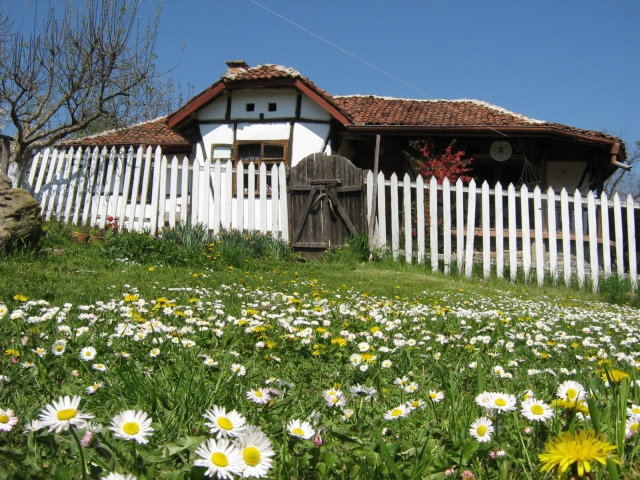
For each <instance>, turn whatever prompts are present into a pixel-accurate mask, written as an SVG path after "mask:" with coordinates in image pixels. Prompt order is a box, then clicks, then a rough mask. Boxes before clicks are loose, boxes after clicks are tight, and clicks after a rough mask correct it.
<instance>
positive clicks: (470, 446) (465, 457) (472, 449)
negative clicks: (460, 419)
mask: <svg viewBox="0 0 640 480" xmlns="http://www.w3.org/2000/svg"><path fill="white" fill-rule="evenodd" d="M478 448H480V444H479V443H478V442H473V441H470V442H467V443H466V445H465V446H464V447H463V448H462V458H461V462H460V463H462V464H464V465H466V464H467V463H468V462H469V460H470V459H471V456H472V455H473V454H474V453H476V452H477V451H478Z"/></svg>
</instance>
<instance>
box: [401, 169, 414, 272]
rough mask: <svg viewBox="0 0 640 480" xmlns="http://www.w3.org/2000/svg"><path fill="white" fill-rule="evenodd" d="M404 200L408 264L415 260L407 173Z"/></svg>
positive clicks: (407, 175)
mask: <svg viewBox="0 0 640 480" xmlns="http://www.w3.org/2000/svg"><path fill="white" fill-rule="evenodd" d="M402 198H403V200H404V203H403V210H404V256H405V260H406V261H407V263H411V261H412V259H413V242H412V240H413V227H412V225H411V178H409V174H408V173H405V174H404V178H403V179H402Z"/></svg>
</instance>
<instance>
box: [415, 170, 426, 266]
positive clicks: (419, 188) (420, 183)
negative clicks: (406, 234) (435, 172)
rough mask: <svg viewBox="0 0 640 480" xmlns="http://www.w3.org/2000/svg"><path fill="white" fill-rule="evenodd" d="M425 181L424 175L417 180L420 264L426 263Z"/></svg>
mask: <svg viewBox="0 0 640 480" xmlns="http://www.w3.org/2000/svg"><path fill="white" fill-rule="evenodd" d="M424 232H425V230H424V179H423V178H422V175H418V178H416V241H417V243H418V245H417V246H418V263H419V264H421V265H422V264H423V263H424V254H425V250H426V248H425V238H424Z"/></svg>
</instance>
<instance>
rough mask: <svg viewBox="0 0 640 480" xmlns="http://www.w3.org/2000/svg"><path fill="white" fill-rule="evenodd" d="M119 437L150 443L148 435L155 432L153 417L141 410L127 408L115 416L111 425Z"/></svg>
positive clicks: (111, 428) (110, 428)
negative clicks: (152, 424)
mask: <svg viewBox="0 0 640 480" xmlns="http://www.w3.org/2000/svg"><path fill="white" fill-rule="evenodd" d="M109 430H111V431H112V432H113V433H114V435H115V436H116V437H117V438H122V439H124V440H135V441H136V442H138V443H141V444H144V443H148V442H149V440H147V437H148V436H149V435H151V432H153V428H151V417H148V416H147V414H146V412H142V411H140V410H125V411H124V412H120V413H119V414H118V415H116V416H115V417H113V419H112V420H111V426H110V427H109Z"/></svg>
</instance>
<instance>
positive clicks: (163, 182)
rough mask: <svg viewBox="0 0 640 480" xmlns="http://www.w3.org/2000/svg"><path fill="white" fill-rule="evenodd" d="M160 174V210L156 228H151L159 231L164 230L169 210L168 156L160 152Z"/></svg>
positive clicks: (158, 203)
mask: <svg viewBox="0 0 640 480" xmlns="http://www.w3.org/2000/svg"><path fill="white" fill-rule="evenodd" d="M160 154H161V156H160V174H159V175H158V177H159V179H160V181H159V183H158V202H157V205H158V212H157V214H156V215H155V216H154V218H157V219H158V223H157V225H156V228H155V229H153V230H151V231H152V232H157V231H160V230H162V227H164V226H165V222H166V210H167V163H168V162H167V156H166V155H164V154H162V152H160Z"/></svg>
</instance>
